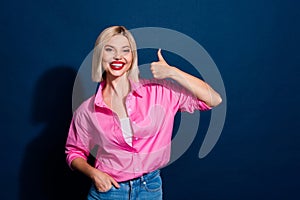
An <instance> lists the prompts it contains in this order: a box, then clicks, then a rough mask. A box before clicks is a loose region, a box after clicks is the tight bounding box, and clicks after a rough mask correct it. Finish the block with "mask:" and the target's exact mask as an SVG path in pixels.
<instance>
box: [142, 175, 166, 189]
mask: <svg viewBox="0 0 300 200" xmlns="http://www.w3.org/2000/svg"><path fill="white" fill-rule="evenodd" d="M161 184H162V181H161V177H160V175H159V174H158V175H157V176H155V177H153V178H151V179H149V180H144V181H143V182H142V187H143V188H145V190H146V191H148V192H157V191H159V190H161V188H162V187H161Z"/></svg>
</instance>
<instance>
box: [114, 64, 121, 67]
mask: <svg viewBox="0 0 300 200" xmlns="http://www.w3.org/2000/svg"><path fill="white" fill-rule="evenodd" d="M112 65H113V66H115V67H122V66H123V64H112Z"/></svg>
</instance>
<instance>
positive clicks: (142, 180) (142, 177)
mask: <svg viewBox="0 0 300 200" xmlns="http://www.w3.org/2000/svg"><path fill="white" fill-rule="evenodd" d="M141 182H144V174H143V175H142V176H141Z"/></svg>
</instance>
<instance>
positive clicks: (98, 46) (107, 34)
mask: <svg viewBox="0 0 300 200" xmlns="http://www.w3.org/2000/svg"><path fill="white" fill-rule="evenodd" d="M115 35H123V36H125V37H126V38H127V39H128V42H129V45H130V48H131V52H132V57H133V59H132V63H131V67H130V69H129V73H128V78H129V79H130V80H132V81H135V82H138V80H139V69H138V66H137V48H136V43H135V40H134V38H133V36H132V34H131V33H130V32H129V31H128V30H127V29H126V28H125V27H124V26H111V27H108V28H106V29H104V30H103V31H102V32H101V33H100V35H99V36H98V38H97V40H96V42H95V46H94V51H93V59H92V80H93V81H95V82H101V81H102V80H103V79H105V72H104V69H103V66H102V52H103V48H104V46H105V45H106V44H107V42H108V41H109V40H110V39H111V38H112V37H113V36H115Z"/></svg>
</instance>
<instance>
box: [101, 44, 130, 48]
mask: <svg viewBox="0 0 300 200" xmlns="http://www.w3.org/2000/svg"><path fill="white" fill-rule="evenodd" d="M105 47H112V48H115V47H114V46H112V45H109V44H107V45H105ZM122 48H130V46H128V45H126V46H123V47H122Z"/></svg>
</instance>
